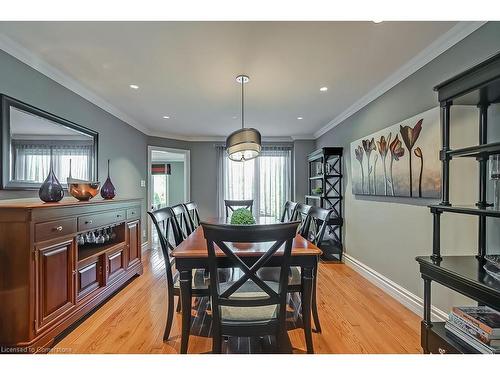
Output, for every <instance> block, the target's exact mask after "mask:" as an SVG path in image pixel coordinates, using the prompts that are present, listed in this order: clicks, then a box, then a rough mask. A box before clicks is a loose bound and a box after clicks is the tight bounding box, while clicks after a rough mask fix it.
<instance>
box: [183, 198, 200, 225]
mask: <svg viewBox="0 0 500 375" xmlns="http://www.w3.org/2000/svg"><path fill="white" fill-rule="evenodd" d="M184 207H186V211H187V213H188V215H187V217H188V220H189V222H190V224H191V228H192V229H193V230H195V229H196V228H198V227H199V226H200V213H199V211H198V205H197V204H196V203H195V202H188V203H186V204H184Z"/></svg>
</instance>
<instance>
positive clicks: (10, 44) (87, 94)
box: [0, 34, 149, 134]
mask: <svg viewBox="0 0 500 375" xmlns="http://www.w3.org/2000/svg"><path fill="white" fill-rule="evenodd" d="M0 49H1V50H3V51H5V52H7V53H8V54H9V55H12V56H13V57H15V58H16V59H18V60H20V61H21V62H23V63H25V64H26V65H28V66H29V67H31V68H33V69H35V70H36V71H38V72H40V73H42V74H43V75H45V76H47V77H48V78H50V79H52V80H53V81H55V82H57V83H59V84H60V85H62V86H64V87H65V88H67V89H69V90H71V91H73V92H74V93H75V94H77V95H79V96H81V97H83V98H84V99H86V100H88V101H89V102H91V103H93V104H95V105H96V106H98V107H100V108H101V109H103V110H104V111H106V112H108V113H110V114H112V115H113V116H115V117H117V118H119V119H120V120H122V121H124V122H125V123H127V124H128V125H130V126H132V127H134V128H136V129H137V130H139V131H141V132H142V133H144V134H148V132H149V130H148V128H147V127H146V126H144V125H142V124H140V123H139V122H138V121H136V120H135V119H133V118H132V117H130V116H129V115H127V114H126V113H124V112H122V111H121V110H119V109H118V108H116V107H115V106H113V105H112V104H111V103H109V102H107V101H106V100H104V99H103V98H101V97H100V96H99V95H97V94H96V93H94V92H93V91H91V90H89V89H87V88H86V87H85V86H83V85H82V84H81V83H80V82H78V81H76V80H75V79H73V78H71V77H69V76H68V75H67V74H65V73H63V72H62V71H60V70H59V69H57V68H54V67H53V66H52V65H50V64H48V63H47V62H45V61H44V60H42V59H41V58H40V57H38V56H37V55H35V54H34V53H33V52H31V51H29V50H28V49H26V48H24V47H23V46H21V45H20V44H19V43H16V42H14V41H13V40H12V39H10V38H9V37H7V36H6V35H4V34H0Z"/></svg>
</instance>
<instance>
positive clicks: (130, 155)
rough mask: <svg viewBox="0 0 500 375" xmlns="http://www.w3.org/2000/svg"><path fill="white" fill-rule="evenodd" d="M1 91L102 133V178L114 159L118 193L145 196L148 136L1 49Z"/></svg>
mask: <svg viewBox="0 0 500 375" xmlns="http://www.w3.org/2000/svg"><path fill="white" fill-rule="evenodd" d="M0 93H2V94H6V95H9V96H12V97H14V98H16V99H19V100H21V101H23V102H26V103H28V104H31V105H33V106H35V107H38V108H41V109H43V110H45V111H47V112H50V113H53V114H56V115H58V116H60V117H63V118H65V119H67V120H70V121H73V122H75V123H77V124H80V125H82V126H85V127H87V128H89V129H92V130H95V131H97V132H98V133H99V166H98V170H99V180H100V181H104V180H105V178H106V173H107V170H106V161H107V159H111V179H112V180H113V183H114V185H115V187H116V189H117V197H133V198H142V199H143V215H142V219H143V221H144V220H145V217H146V216H145V212H146V211H145V209H146V199H147V195H146V194H147V190H146V188H144V187H143V188H141V187H140V180H141V179H142V180H147V175H146V173H147V147H146V145H147V137H146V136H145V135H144V134H143V133H141V132H140V131H138V130H136V129H135V128H133V127H131V126H130V125H128V124H126V123H125V122H123V121H121V120H119V119H117V118H116V117H114V116H113V115H111V114H109V113H107V112H105V111H104V110H102V109H100V108H99V107H97V106H95V105H94V104H92V103H90V102H88V101H87V100H85V99H83V98H82V97H81V96H79V95H77V94H75V93H74V92H72V91H70V90H68V89H66V88H64V87H63V86H61V85H59V84H58V83H56V82H55V81H53V80H51V79H50V78H48V77H46V76H44V75H43V74H41V73H39V72H37V71H36V70H34V69H32V68H30V67H29V66H27V65H25V64H24V63H22V62H20V61H19V60H17V59H15V58H14V57H12V56H10V55H9V54H7V53H5V52H3V51H0ZM26 197H38V192H37V191H7V190H0V199H8V198H26Z"/></svg>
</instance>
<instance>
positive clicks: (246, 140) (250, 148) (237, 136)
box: [226, 75, 261, 161]
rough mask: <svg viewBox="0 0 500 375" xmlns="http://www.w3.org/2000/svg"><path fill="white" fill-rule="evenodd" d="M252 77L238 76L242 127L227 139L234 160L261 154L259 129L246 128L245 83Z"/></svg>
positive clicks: (229, 153) (227, 146) (251, 157)
mask: <svg viewBox="0 0 500 375" xmlns="http://www.w3.org/2000/svg"><path fill="white" fill-rule="evenodd" d="M248 81H250V78H249V77H248V76H246V75H239V76H238V77H236V82H238V83H239V84H241V129H238V130H236V131H235V132H233V133H231V134H230V135H229V136H228V137H227V139H226V150H227V154H228V157H229V159H231V160H234V161H246V160H251V159H254V158H256V157H257V156H259V154H260V150H261V137H260V133H259V131H258V130H257V129H254V128H245V101H244V100H245V95H244V94H245V89H244V87H245V83H248Z"/></svg>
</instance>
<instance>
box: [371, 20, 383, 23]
mask: <svg viewBox="0 0 500 375" xmlns="http://www.w3.org/2000/svg"><path fill="white" fill-rule="evenodd" d="M372 22H373V23H382V22H384V21H382V20H373V21H372Z"/></svg>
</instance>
